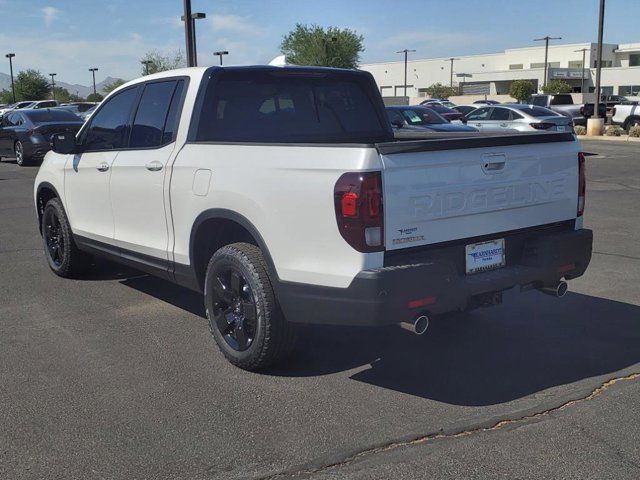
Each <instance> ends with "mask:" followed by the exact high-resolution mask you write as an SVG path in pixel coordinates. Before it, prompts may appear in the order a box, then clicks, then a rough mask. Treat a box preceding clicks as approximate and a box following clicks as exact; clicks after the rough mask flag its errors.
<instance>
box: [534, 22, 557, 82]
mask: <svg viewBox="0 0 640 480" xmlns="http://www.w3.org/2000/svg"><path fill="white" fill-rule="evenodd" d="M542 40H544V82H543V86H546V85H547V59H548V58H549V40H562V37H550V36H549V35H547V36H546V37H542V38H534V39H533V41H534V42H541V41H542Z"/></svg>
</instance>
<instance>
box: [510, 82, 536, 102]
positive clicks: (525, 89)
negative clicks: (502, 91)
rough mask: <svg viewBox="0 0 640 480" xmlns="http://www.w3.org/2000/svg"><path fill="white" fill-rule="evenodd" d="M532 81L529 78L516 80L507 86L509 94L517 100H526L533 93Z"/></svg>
mask: <svg viewBox="0 0 640 480" xmlns="http://www.w3.org/2000/svg"><path fill="white" fill-rule="evenodd" d="M533 91H534V88H533V83H532V82H531V81H529V80H516V81H514V82H512V83H511V86H510V87H509V96H510V97H511V98H515V99H516V100H517V101H519V102H526V101H527V100H529V97H531V95H532V94H533Z"/></svg>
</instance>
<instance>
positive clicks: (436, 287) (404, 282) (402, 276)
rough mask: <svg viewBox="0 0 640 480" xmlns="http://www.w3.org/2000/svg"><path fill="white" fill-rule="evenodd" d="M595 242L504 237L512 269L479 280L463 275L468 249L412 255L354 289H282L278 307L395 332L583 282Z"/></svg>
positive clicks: (290, 314)
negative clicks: (516, 291)
mask: <svg viewBox="0 0 640 480" xmlns="http://www.w3.org/2000/svg"><path fill="white" fill-rule="evenodd" d="M500 237H502V235H500V234H498V235H495V238H500ZM592 241H593V233H592V231H591V230H586V229H582V230H569V231H562V232H553V233H548V232H547V233H544V232H521V233H516V234H514V235H511V236H505V242H506V246H505V251H506V257H507V264H506V266H505V267H503V268H501V269H498V270H493V271H489V272H484V273H479V274H474V275H466V274H465V271H464V244H458V245H453V246H444V247H437V248H433V249H430V250H426V251H423V252H419V253H416V254H409V255H410V256H411V258H407V260H411V261H409V262H407V263H404V264H403V263H398V262H393V261H390V262H389V263H390V265H389V266H385V267H383V268H379V269H375V270H365V271H362V272H360V273H359V274H358V275H357V276H356V277H355V278H354V280H353V282H352V283H351V285H350V286H349V287H348V288H332V287H321V286H312V285H305V284H292V283H286V282H283V283H280V284H279V285H278V299H279V301H280V304H281V307H282V310H283V312H284V314H285V316H286V318H287V319H288V320H289V321H292V322H296V323H313V324H332V325H387V324H394V323H399V322H403V321H410V320H411V319H413V318H414V317H415V316H416V315H417V314H419V313H422V312H427V313H429V314H431V315H437V314H443V313H448V312H453V311H460V310H465V309H466V308H469V307H470V306H472V305H474V304H475V303H476V300H477V299H478V298H481V296H486V295H487V294H492V293H497V292H501V291H503V290H507V289H510V288H512V287H515V286H521V288H522V289H534V288H541V287H546V286H552V285H555V284H557V283H558V281H560V280H561V279H562V278H566V279H572V278H576V277H579V276H581V275H582V274H583V273H584V272H585V270H586V269H587V266H588V265H589V262H590V260H591V246H592ZM465 243H471V242H470V241H469V242H466V241H465ZM569 266H571V269H570V270H569ZM561 267H562V268H561ZM429 297H435V303H432V304H429V305H426V306H422V307H416V308H409V305H408V304H409V302H411V301H413V300H417V299H425V298H429ZM432 301H433V300H432Z"/></svg>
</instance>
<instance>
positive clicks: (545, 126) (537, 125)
mask: <svg viewBox="0 0 640 480" xmlns="http://www.w3.org/2000/svg"><path fill="white" fill-rule="evenodd" d="M529 125H531V126H532V127H533V128H535V129H536V130H547V129H549V128H551V127H553V126H554V125H555V123H543V122H540V123H530V124H529Z"/></svg>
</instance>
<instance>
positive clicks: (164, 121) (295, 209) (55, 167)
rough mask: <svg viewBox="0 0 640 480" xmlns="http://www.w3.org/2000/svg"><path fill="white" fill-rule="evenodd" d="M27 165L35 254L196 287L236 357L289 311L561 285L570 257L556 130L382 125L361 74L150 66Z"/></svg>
mask: <svg viewBox="0 0 640 480" xmlns="http://www.w3.org/2000/svg"><path fill="white" fill-rule="evenodd" d="M52 145H53V151H52V152H49V153H48V154H47V156H46V158H45V160H44V163H43V165H42V167H41V168H40V171H39V173H38V176H37V178H36V183H35V192H34V193H35V201H36V208H37V212H38V218H39V221H40V228H41V232H42V235H43V241H44V246H45V252H46V258H47V260H48V262H49V265H50V267H51V269H52V270H53V271H54V272H55V273H56V274H58V275H61V276H63V277H70V276H76V275H80V274H81V273H82V272H83V271H84V270H85V269H86V268H88V267H90V255H92V254H96V255H102V256H106V257H109V258H112V259H114V260H117V261H119V262H123V263H126V264H129V265H133V266H135V267H137V268H139V269H140V270H143V271H146V272H149V273H151V274H154V275H157V276H159V277H161V278H164V279H166V280H169V281H173V282H176V283H179V284H181V285H184V286H188V287H190V288H192V289H194V290H197V291H200V292H203V293H204V301H205V305H206V309H207V315H208V317H209V322H210V326H211V332H212V334H213V337H214V339H215V340H216V342H217V344H218V346H219V347H220V349H221V350H222V352H223V353H224V355H225V356H226V357H227V358H228V359H229V360H230V361H231V362H232V363H234V364H235V365H237V366H239V367H241V368H245V369H250V370H254V369H259V368H264V367H266V366H268V365H270V364H272V363H273V362H275V361H277V360H279V359H281V358H283V357H284V356H285V355H286V354H287V352H288V351H289V350H290V348H291V346H292V343H293V336H294V330H295V329H294V325H295V324H296V323H330V324H341V325H344V324H350V325H384V324H392V323H400V322H411V323H413V322H416V326H415V328H416V330H417V331H418V333H421V332H422V331H423V330H424V329H425V328H426V325H427V320H426V319H427V318H428V316H429V315H438V314H441V313H445V312H450V311H453V310H461V309H465V308H473V307H476V306H481V305H488V304H495V303H499V302H500V301H501V292H502V291H503V290H505V289H507V288H511V287H513V286H521V287H522V288H523V289H538V290H542V291H545V292H547V293H549V292H551V293H553V294H556V295H560V294H562V293H564V291H565V290H566V284H565V283H564V282H563V281H562V279H563V278H564V279H571V278H575V277H577V276H580V275H582V274H583V273H584V271H585V269H586V268H587V265H588V263H589V260H590V256H591V242H592V235H591V231H590V230H585V229H583V228H582V211H583V208H584V157H583V156H582V155H581V154H580V153H579V144H578V143H577V141H576V139H575V137H574V136H573V135H572V134H570V133H564V134H563V133H553V134H547V133H536V134H522V135H516V136H500V137H491V136H479V135H477V134H476V135H473V134H470V136H469V137H468V138H465V137H460V136H459V135H454V136H453V137H451V136H447V135H446V134H444V135H435V136H433V137H432V138H430V139H426V140H419V141H407V142H400V141H395V140H394V138H393V132H392V130H391V126H390V125H389V123H388V120H387V119H386V115H385V110H384V105H383V102H382V98H381V97H380V94H379V93H378V90H377V87H376V85H375V83H374V81H373V78H372V77H371V75H370V74H368V73H366V72H360V71H355V70H339V69H322V68H301V67H269V66H260V67H225V68H222V67H212V68H192V69H183V70H176V71H172V72H163V73H159V74H155V75H150V76H146V77H144V78H142V79H139V80H135V81H133V82H129V83H127V84H125V85H123V86H122V87H120V88H119V89H117V90H115V91H114V92H112V93H111V94H110V95H109V96H108V97H107V98H106V99H105V100H104V101H103V102H102V103H101V104H100V106H99V107H98V108H97V109H96V111H95V112H94V113H93V115H92V116H91V117H90V118H89V120H88V121H87V122H86V123H85V125H84V126H83V128H82V129H81V130H80V132H79V133H78V135H77V137H73V136H70V135H68V134H67V135H65V134H57V135H54V136H53V141H52Z"/></svg>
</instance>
